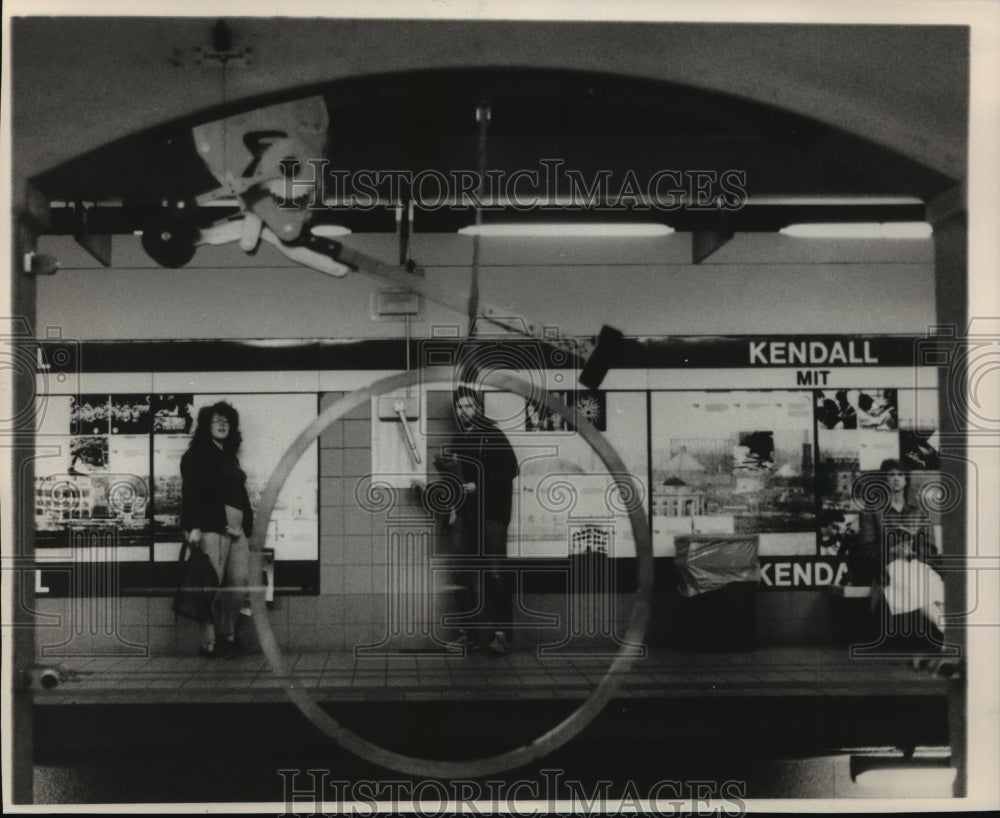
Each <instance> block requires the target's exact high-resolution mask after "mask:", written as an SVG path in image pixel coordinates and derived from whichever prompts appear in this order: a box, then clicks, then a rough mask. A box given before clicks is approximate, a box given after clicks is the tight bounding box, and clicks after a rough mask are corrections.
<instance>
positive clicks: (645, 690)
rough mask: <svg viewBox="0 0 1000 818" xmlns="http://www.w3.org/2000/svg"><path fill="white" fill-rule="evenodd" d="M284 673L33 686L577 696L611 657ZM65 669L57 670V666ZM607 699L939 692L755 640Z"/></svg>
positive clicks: (679, 665)
mask: <svg viewBox="0 0 1000 818" xmlns="http://www.w3.org/2000/svg"><path fill="white" fill-rule="evenodd" d="M284 658H285V662H286V663H287V667H288V672H287V673H278V672H275V671H274V670H273V669H271V668H270V667H269V665H268V663H267V660H266V659H265V658H264V656H262V655H260V654H256V655H250V656H243V657H240V658H235V659H207V658H201V657H197V656H158V657H113V656H112V657H100V658H90V659H64V660H58V659H50V660H47V661H46V662H43V663H42V664H44V665H58V664H59V663H60V662H61V663H62V665H63V666H64V677H66V678H64V679H63V681H62V682H61V683H60V684H59V685H58V686H56V687H54V688H51V689H42V688H41V687H40V686H39V685H38V683H37V678H36V680H35V689H36V695H35V702H36V703H37V704H39V705H50V704H74V703H78V704H115V703H121V704H157V703H173V702H185V703H206V702H220V703H224V702H245V701H254V702H256V701H283V700H285V696H286V692H285V691H286V688H288V687H289V686H292V685H299V686H302V687H304V688H306V689H308V690H309V691H310V692H312V694H313V695H314V696H315V698H317V699H318V700H320V701H325V702H336V701H380V700H381V701H401V700H402V701H407V700H416V701H419V700H426V701H449V700H464V699H474V700H478V701H483V700H491V699H579V698H584V697H586V696H588V695H589V694H590V692H591V691H592V690H593V689H594V687H595V686H596V685H597V684H598V683H599V682H600V681H601V680H602V679H603V678H605V675H606V671H607V670H608V668H609V666H610V664H611V659H610V658H601V657H551V656H543V657H539V656H537V655H535V654H533V653H530V652H514V653H511V654H510V655H508V656H504V657H501V656H495V655H493V654H481V653H476V654H470V655H468V656H465V657H460V656H459V657H454V656H452V657H443V656H434V655H423V654H422V655H405V656H389V657H382V656H379V657H369V656H365V657H361V658H355V657H354V656H353V655H352V654H345V653H332V652H310V653H294V654H286V655H285V657H284ZM67 670H68V673H66V672H65V671H67ZM613 679H614V680H615V682H617V684H618V689H617V692H616V694H615V695H616V696H619V697H657V698H694V697H712V696H751V697H755V696H768V697H773V696H779V697H780V696H872V695H894V696H909V695H921V696H926V695H932V696H933V695H944V694H945V692H946V690H947V685H948V682H947V681H946V680H945V679H943V678H942V677H940V676H934V675H931V674H929V673H927V672H923V671H919V670H915V669H914V668H912V667H910V665H909V663H908V662H907V661H906V660H904V659H902V658H891V659H887V658H881V659H874V658H866V659H852V658H851V657H850V656H849V655H848V652H847V649H846V648H762V649H759V650H756V651H753V652H748V653H730V654H722V653H714V654H709V653H689V652H680V651H666V650H664V651H651V652H649V653H648V654H647V655H646V656H645V657H643V658H638V659H636V660H635V662H634V663H633V664H632V666H631V668H629V669H628V670H627V671H625V672H623V673H615V674H613Z"/></svg>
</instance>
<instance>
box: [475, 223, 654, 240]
mask: <svg viewBox="0 0 1000 818" xmlns="http://www.w3.org/2000/svg"><path fill="white" fill-rule="evenodd" d="M458 232H459V233H460V234H461V235H463V236H521V237H524V236H581V237H588V236H590V237H593V238H609V237H621V238H624V237H629V238H635V237H640V236H669V235H670V234H671V233H673V232H674V229H673V228H672V227H667V226H666V225H665V224H654V223H646V222H637V223H632V224H627V223H620V224H619V223H615V222H607V223H604V222H602V223H590V224H587V223H585V222H579V223H567V224H480V225H470V226H469V227H463V228H461V229H460V230H459V231H458Z"/></svg>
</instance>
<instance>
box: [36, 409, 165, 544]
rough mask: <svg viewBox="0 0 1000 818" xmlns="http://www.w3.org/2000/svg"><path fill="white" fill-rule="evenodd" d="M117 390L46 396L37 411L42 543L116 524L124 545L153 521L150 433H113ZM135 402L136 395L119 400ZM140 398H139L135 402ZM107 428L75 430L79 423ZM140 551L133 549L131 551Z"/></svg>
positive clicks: (135, 540)
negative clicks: (114, 392) (112, 412)
mask: <svg viewBox="0 0 1000 818" xmlns="http://www.w3.org/2000/svg"><path fill="white" fill-rule="evenodd" d="M116 400H117V396H109V395H87V396H82V397H79V398H78V397H76V396H70V395H58V396H52V397H50V398H48V399H47V401H46V407H45V412H44V413H41V414H40V415H39V417H40V428H39V430H38V445H39V454H40V456H39V457H38V459H37V460H36V461H35V530H36V532H37V534H38V536H37V539H36V542H37V545H38V546H39V547H40V548H48V547H53V546H56V547H61V546H64V545H65V544H66V542H67V534H69V533H71V532H73V531H79V530H83V529H96V528H99V529H101V530H113V531H115V532H116V534H117V536H118V540H117V541H118V543H119V544H126V543H127V544H129V545H142V544H144V540H143V537H144V532H145V531H146V530H147V529H148V527H149V516H148V515H149V510H150V488H149V474H150V470H149V469H150V461H149V435H148V434H114V433H111V428H110V417H111V415H110V407H112V406H113V405H115V401H116ZM126 402H128V403H132V402H133V399H132V396H129V397H128V398H127V399H126V400H121V401H119V403H118V405H119V406H122V405H125V404H126ZM135 402H136V403H139V405H140V406H141V399H140V401H135ZM95 428H96V429H101V430H103V431H104V432H105V433H104V434H83V435H79V434H74V432H75V431H76V430H79V429H95ZM133 556H134V555H133Z"/></svg>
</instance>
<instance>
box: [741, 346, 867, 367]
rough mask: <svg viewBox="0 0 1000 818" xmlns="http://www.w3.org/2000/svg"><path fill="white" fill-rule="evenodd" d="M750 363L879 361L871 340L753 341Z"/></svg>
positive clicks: (809, 364) (818, 363) (811, 363)
mask: <svg viewBox="0 0 1000 818" xmlns="http://www.w3.org/2000/svg"><path fill="white" fill-rule="evenodd" d="M749 353H750V363H751V364H753V365H756V364H764V365H765V366H767V365H770V364H777V365H785V364H805V365H806V366H818V365H820V364H877V363H878V357H877V356H875V355H873V354H872V349H871V341H848V342H847V343H846V344H845V343H844V342H842V341H834V342H832V343H827V342H826V341H750V342H749Z"/></svg>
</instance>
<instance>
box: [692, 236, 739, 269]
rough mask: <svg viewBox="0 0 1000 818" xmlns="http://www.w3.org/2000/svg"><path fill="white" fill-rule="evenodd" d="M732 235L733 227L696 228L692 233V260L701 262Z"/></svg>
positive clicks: (695, 262) (697, 262)
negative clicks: (716, 228)
mask: <svg viewBox="0 0 1000 818" xmlns="http://www.w3.org/2000/svg"><path fill="white" fill-rule="evenodd" d="M732 237H733V231H732V229H726V228H720V229H718V230H695V231H694V232H693V233H692V234H691V262H692V263H693V264H701V262H703V261H704V260H705V259H707V258H708V257H709V256H710V255H712V253H714V252H715V251H716V250H718V249H719V248H720V247H722V246H723V245H724V244H725V243H726V242H728V241H729V240H730V239H731V238H732Z"/></svg>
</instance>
